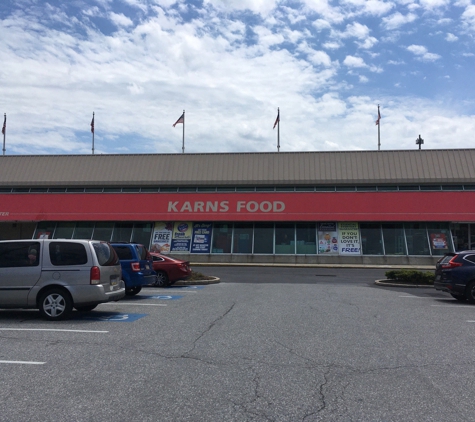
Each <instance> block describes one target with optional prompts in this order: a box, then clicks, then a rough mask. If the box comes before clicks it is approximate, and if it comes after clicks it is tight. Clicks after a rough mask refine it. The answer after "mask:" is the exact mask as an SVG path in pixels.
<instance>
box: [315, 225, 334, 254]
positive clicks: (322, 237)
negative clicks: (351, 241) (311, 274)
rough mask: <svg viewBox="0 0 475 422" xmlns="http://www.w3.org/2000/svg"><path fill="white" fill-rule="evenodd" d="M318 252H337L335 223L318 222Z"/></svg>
mask: <svg viewBox="0 0 475 422" xmlns="http://www.w3.org/2000/svg"><path fill="white" fill-rule="evenodd" d="M318 253H319V254H338V232H337V229H336V223H319V224H318Z"/></svg>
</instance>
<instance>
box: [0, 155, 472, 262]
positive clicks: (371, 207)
mask: <svg viewBox="0 0 475 422" xmlns="http://www.w3.org/2000/svg"><path fill="white" fill-rule="evenodd" d="M0 163H1V166H0V238H1V239H14V238H32V237H33V238H37V237H40V236H43V237H50V238H85V239H102V240H112V241H136V242H140V243H143V244H145V245H147V246H148V247H150V248H151V249H152V250H159V251H162V252H163V253H170V254H172V255H175V256H185V257H186V259H188V260H190V261H192V262H233V263H259V262H261V263H295V264H333V263H339V264H380V265H411V264H427V265H431V264H433V263H434V262H435V261H436V260H437V259H438V257H440V256H441V255H443V254H444V253H446V252H450V251H454V250H461V249H467V248H471V247H472V246H474V245H475V150H472V149H468V150H467V149H464V150H425V151H424V150H422V151H420V150H414V151H354V152H302V153H282V152H281V153H227V154H226V153H219V154H218V153H216V154H147V155H145V154H140V155H139V154H137V155H90V156H86V155H69V156H3V157H1V158H0Z"/></svg>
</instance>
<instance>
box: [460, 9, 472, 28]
mask: <svg viewBox="0 0 475 422" xmlns="http://www.w3.org/2000/svg"><path fill="white" fill-rule="evenodd" d="M461 19H462V22H463V24H464V25H465V26H466V27H468V28H470V29H471V30H475V5H473V4H471V5H469V6H467V7H466V9H465V10H464V12H463V13H462V16H461Z"/></svg>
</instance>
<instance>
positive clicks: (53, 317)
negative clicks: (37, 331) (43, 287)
mask: <svg viewBox="0 0 475 422" xmlns="http://www.w3.org/2000/svg"><path fill="white" fill-rule="evenodd" d="M38 304H39V309H40V314H41V316H42V317H43V318H46V319H48V320H50V321H60V320H63V319H66V318H69V317H70V316H71V312H72V310H73V300H72V299H71V296H70V294H69V292H68V291H67V290H65V289H62V288H60V287H55V288H52V289H49V290H47V291H45V292H44V293H42V295H41V296H40V299H39V301H38Z"/></svg>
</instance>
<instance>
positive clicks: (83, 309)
mask: <svg viewBox="0 0 475 422" xmlns="http://www.w3.org/2000/svg"><path fill="white" fill-rule="evenodd" d="M96 307H97V305H88V306H75V308H76V311H79V312H89V311H92V310H93V309H95V308H96Z"/></svg>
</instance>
